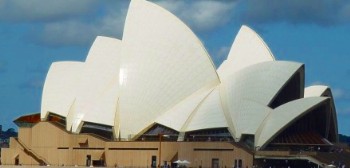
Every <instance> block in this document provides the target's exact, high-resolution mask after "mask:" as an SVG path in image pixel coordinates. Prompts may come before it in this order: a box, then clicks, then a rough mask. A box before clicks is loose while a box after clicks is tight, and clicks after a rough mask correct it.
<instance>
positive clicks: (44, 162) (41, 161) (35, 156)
mask: <svg viewBox="0 0 350 168" xmlns="http://www.w3.org/2000/svg"><path fill="white" fill-rule="evenodd" d="M14 139H15V140H16V142H17V143H18V144H19V145H21V146H22V148H23V149H22V150H23V151H24V152H25V153H26V154H28V155H29V156H31V157H32V158H33V159H35V160H36V161H37V162H38V163H39V164H40V165H50V164H49V162H48V161H47V160H46V159H45V158H43V157H41V156H40V155H38V154H37V153H35V152H34V151H33V150H32V149H30V148H29V147H28V146H27V145H25V144H24V143H23V142H22V141H21V140H20V139H18V138H14Z"/></svg>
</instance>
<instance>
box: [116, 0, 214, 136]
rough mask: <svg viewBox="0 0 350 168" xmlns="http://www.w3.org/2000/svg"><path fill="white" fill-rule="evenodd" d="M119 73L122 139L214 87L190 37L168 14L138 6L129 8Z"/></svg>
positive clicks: (209, 67)
mask: <svg viewBox="0 0 350 168" xmlns="http://www.w3.org/2000/svg"><path fill="white" fill-rule="evenodd" d="M121 72H122V76H123V79H122V82H121V83H122V85H121V89H122V91H121V97H120V112H121V113H120V119H121V120H120V121H121V125H120V129H121V133H122V135H121V137H130V136H131V137H133V136H134V135H135V134H137V133H139V132H140V131H141V130H142V129H143V128H145V127H147V126H148V125H150V124H152V122H153V121H154V119H155V118H157V117H158V116H160V115H162V114H163V113H164V112H166V111H167V110H169V109H170V108H172V107H173V106H175V105H176V104H177V103H179V102H180V101H182V100H183V99H185V98H186V97H188V96H190V95H191V94H192V93H194V92H196V91H197V90H199V89H201V88H203V87H208V86H215V85H217V84H218V83H219V79H218V76H217V74H216V70H215V67H214V65H213V63H212V61H211V59H210V57H209V55H208V54H207V52H206V50H205V48H204V47H203V45H202V44H201V42H200V41H199V40H198V38H197V37H196V36H195V35H194V34H193V32H192V31H191V30H190V29H189V28H188V27H187V26H186V25H185V24H184V23H182V22H181V21H180V20H179V19H178V18H176V17H175V16H174V15H172V14H171V13H169V12H168V11H166V10H164V9H163V8H161V7H159V6H157V5H155V4H152V3H150V2H147V1H141V0H135V1H131V3H130V6H129V11H128V14H127V18H126V22H125V27H124V34H123V43H122V61H121ZM134 121H137V122H134Z"/></svg>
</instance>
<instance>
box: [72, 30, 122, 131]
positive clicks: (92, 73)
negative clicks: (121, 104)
mask: <svg viewBox="0 0 350 168" xmlns="http://www.w3.org/2000/svg"><path fill="white" fill-rule="evenodd" d="M120 47H121V41H120V40H118V39H114V38H108V37H101V36H99V37H97V38H96V40H95V42H94V43H93V45H92V47H91V48H90V51H89V54H88V56H87V59H86V61H85V63H84V66H83V68H82V74H81V78H80V80H79V82H80V85H79V87H78V88H77V95H76V100H75V104H74V108H73V109H72V110H71V112H72V113H73V128H72V131H73V132H79V126H80V125H81V122H83V121H88V122H92V123H103V124H104V125H109V126H113V125H114V117H115V113H116V109H117V107H116V102H117V99H118V96H119V92H118V90H119V65H120V51H121V48H120Z"/></svg>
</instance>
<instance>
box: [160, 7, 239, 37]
mask: <svg viewBox="0 0 350 168" xmlns="http://www.w3.org/2000/svg"><path fill="white" fill-rule="evenodd" d="M155 3H157V4H158V5H160V6H162V7H164V8H166V9H167V10H169V11H171V12H172V13H174V14H175V15H176V16H177V17H179V18H181V19H182V20H184V21H185V22H186V23H187V24H189V25H190V27H191V28H193V29H195V30H197V31H211V30H214V29H215V28H217V27H220V26H223V25H225V24H226V23H228V22H229V21H231V20H232V18H233V16H234V12H233V11H234V8H235V7H236V3H237V2H236V1H212V0H202V1H175V0H174V1H165V0H161V1H160V0H159V1H155Z"/></svg>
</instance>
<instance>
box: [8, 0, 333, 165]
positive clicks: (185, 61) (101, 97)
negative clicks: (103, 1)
mask: <svg viewBox="0 0 350 168" xmlns="http://www.w3.org/2000/svg"><path fill="white" fill-rule="evenodd" d="M304 71H305V66H304V64H302V63H297V62H290V61H277V60H276V59H275V57H274V55H273V54H272V53H271V51H270V49H269V48H268V47H267V45H266V44H265V43H264V41H263V40H262V39H261V38H260V36H259V35H257V34H256V33H255V32H254V31H253V30H251V29H250V28H249V27H247V26H242V28H241V29H240V30H239V32H238V34H237V36H236V38H235V39H234V42H233V44H232V47H231V50H230V52H229V54H228V56H227V59H226V60H225V61H224V62H223V63H222V64H221V65H220V66H219V67H218V68H216V67H215V65H214V64H213V62H212V60H211V57H210V56H209V54H208V53H207V51H206V49H205V48H204V46H203V44H202V43H201V41H200V40H199V39H198V38H197V37H196V35H195V34H194V33H193V32H192V31H191V30H190V29H189V28H188V27H187V26H186V25H185V24H184V23H183V22H182V21H180V20H179V19H178V18H177V17H175V16H174V15H173V14H171V13H170V12H168V11H166V10H164V9H163V8H161V7H159V6H157V5H155V4H153V3H151V2H147V1H143V0H132V1H131V3H130V6H129V10H128V14H127V18H126V21H125V27H124V33H123V37H122V39H121V40H119V39H115V38H109V37H97V38H96V40H95V41H94V43H93V44H92V47H91V49H90V51H89V53H88V55H87V58H86V60H85V62H73V61H62V62H54V63H52V65H51V67H50V69H49V71H48V73H47V77H46V80H45V85H44V88H43V95H42V104H41V112H40V113H37V114H30V115H25V116H21V117H19V118H18V119H16V120H15V121H14V122H15V123H16V124H17V125H18V127H19V136H18V138H12V139H11V142H10V148H6V149H2V153H1V162H2V164H12V165H15V164H17V165H59V166H74V165H77V166H113V167H157V166H160V165H161V166H163V165H173V166H174V165H175V164H176V163H179V162H184V163H183V164H186V165H188V166H189V167H253V166H257V165H260V166H264V165H265V166H266V165H268V164H270V163H273V164H284V165H285V166H286V167H287V165H288V164H290V165H293V164H294V165H299V167H303V166H302V165H304V164H312V165H315V166H322V165H324V164H329V163H327V162H325V161H323V160H322V159H320V156H319V155H318V153H321V151H322V150H329V149H331V148H333V146H334V144H336V143H337V142H338V128H337V116H336V110H335V106H334V102H333V97H332V92H331V89H330V88H329V87H327V86H320V85H317V86H310V87H306V88H305V84H304V83H305V82H304V78H305V76H304V74H305V72H304ZM184 160H186V161H184ZM281 161H283V162H281ZM280 162H281V163H280ZM300 165H301V166H300ZM288 166H289V165H288Z"/></svg>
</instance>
